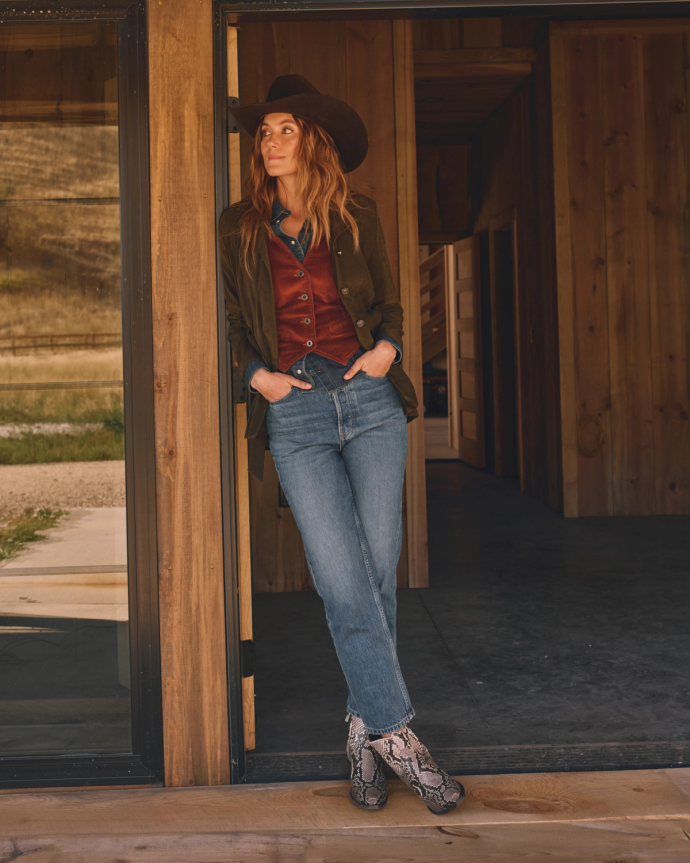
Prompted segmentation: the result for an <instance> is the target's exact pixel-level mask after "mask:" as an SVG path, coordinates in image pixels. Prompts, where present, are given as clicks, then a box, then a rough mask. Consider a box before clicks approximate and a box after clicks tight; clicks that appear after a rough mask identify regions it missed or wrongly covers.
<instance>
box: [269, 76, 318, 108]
mask: <svg viewBox="0 0 690 863" xmlns="http://www.w3.org/2000/svg"><path fill="white" fill-rule="evenodd" d="M318 92H319V91H318V90H317V89H316V87H315V86H314V85H313V84H312V83H311V81H307V79H306V78H304V77H303V76H302V75H279V76H278V77H277V78H276V79H275V81H274V82H273V83H272V84H271V89H270V90H269V91H268V96H266V101H267V102H275V101H276V100H277V99H285V98H287V97H288V96H301V95H302V94H304V93H318Z"/></svg>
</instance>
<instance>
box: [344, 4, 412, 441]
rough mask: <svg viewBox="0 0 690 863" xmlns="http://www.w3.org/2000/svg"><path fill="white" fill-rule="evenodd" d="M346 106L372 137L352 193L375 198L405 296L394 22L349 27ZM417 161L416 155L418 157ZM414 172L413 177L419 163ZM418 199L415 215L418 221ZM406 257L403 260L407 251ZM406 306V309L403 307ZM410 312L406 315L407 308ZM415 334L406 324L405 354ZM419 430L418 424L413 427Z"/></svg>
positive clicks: (396, 278)
mask: <svg viewBox="0 0 690 863" xmlns="http://www.w3.org/2000/svg"><path fill="white" fill-rule="evenodd" d="M345 53H346V58H347V101H348V104H350V105H351V106H352V107H353V108H354V109H355V111H357V113H358V114H359V115H360V117H361V118H362V120H364V125H365V126H366V127H367V131H368V133H369V152H368V153H367V157H366V159H365V160H364V162H363V163H362V165H360V167H359V168H357V169H356V170H355V171H353V172H352V174H351V175H350V176H349V182H350V184H351V187H352V188H353V189H355V190H357V191H358V192H362V193H364V194H365V195H370V196H371V197H372V198H373V199H374V200H375V201H376V204H377V209H378V214H379V218H380V219H381V224H382V226H383V233H384V235H385V238H386V249H387V251H388V258H389V260H390V264H391V271H392V273H393V281H394V282H395V284H396V285H397V286H398V290H400V285H401V282H400V278H401V276H400V260H401V259H400V258H399V255H398V243H399V241H400V239H399V235H400V231H399V227H398V217H399V213H398V204H399V201H398V197H399V196H398V195H396V189H397V184H398V177H397V175H396V159H395V158H394V148H395V147H396V146H397V145H396V134H397V132H396V128H397V127H396V123H397V117H396V114H395V104H396V103H395V97H394V95H393V94H394V87H397V86H398V83H399V82H398V81H397V80H396V81H395V82H394V78H393V76H394V69H393V64H394V59H393V26H392V24H391V22H390V21H348V22H346V25H345ZM413 156H414V154H413ZM412 171H413V172H414V163H413V168H412ZM416 212H417V204H416V197H415V201H414V210H413V213H414V214H415V215H416ZM401 254H402V255H403V256H404V255H405V251H404V250H403V251H402V252H401ZM403 305H404V304H403ZM405 312H407V309H406V308H405ZM412 333H413V330H412V328H411V319H410V318H408V317H407V316H406V319H405V337H406V345H405V353H406V354H409V349H410V348H409V343H408V340H409V338H410V337H411V335H412ZM412 425H414V423H413V424H412Z"/></svg>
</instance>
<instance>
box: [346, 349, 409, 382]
mask: <svg viewBox="0 0 690 863" xmlns="http://www.w3.org/2000/svg"><path fill="white" fill-rule="evenodd" d="M396 354H397V351H396V350H395V348H394V347H393V345H392V344H391V343H390V342H385V341H384V342H379V343H378V344H377V345H376V346H375V347H374V348H373V349H372V350H370V351H367V352H366V353H365V354H362V356H361V357H360V358H359V359H358V360H355V362H354V363H353V364H352V368H351V369H350V370H349V371H348V372H347V373H346V374H344V375H343V377H344V379H345V380H346V381H349V380H350V378H353V377H354V376H355V375H356V374H357V372H358V371H359V370H360V369H362V370H363V371H364V372H366V374H368V375H372V376H373V377H375V378H380V377H383V376H384V375H387V374H388V369H389V368H390V367H391V366H392V365H393V360H394V359H395V355H396Z"/></svg>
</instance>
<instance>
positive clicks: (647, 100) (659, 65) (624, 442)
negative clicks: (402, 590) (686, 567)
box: [551, 21, 690, 515]
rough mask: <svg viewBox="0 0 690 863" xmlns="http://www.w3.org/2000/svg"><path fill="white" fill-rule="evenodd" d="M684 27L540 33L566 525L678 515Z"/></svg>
mask: <svg viewBox="0 0 690 863" xmlns="http://www.w3.org/2000/svg"><path fill="white" fill-rule="evenodd" d="M619 24H621V26H619ZM687 25H688V22H687V21H686V22H685V24H684V25H683V26H681V24H680V23H679V25H678V26H677V27H676V28H675V32H670V30H669V28H668V27H667V26H666V25H665V24H663V25H659V24H658V22H646V21H645V22H642V21H640V22H618V23H616V24H615V25H609V24H608V23H607V22H596V23H592V24H588V25H587V26H586V27H584V28H582V27H578V28H571V27H570V26H564V25H561V24H553V25H552V44H551V53H552V57H553V58H554V63H553V69H554V70H555V72H554V79H553V89H552V96H553V111H554V129H553V135H554V142H555V149H556V151H557V152H559V153H561V155H562V158H561V156H559V157H558V158H557V159H556V166H555V182H556V202H557V212H558V213H559V220H560V221H559V222H558V223H557V224H558V246H559V279H558V280H559V291H560V294H561V296H562V297H563V296H564V295H565V293H566V292H567V291H569V290H570V291H571V295H572V296H571V299H572V312H568V309H567V308H566V306H565V305H561V306H560V307H559V322H560V327H559V335H560V341H561V380H562V388H561V396H562V419H563V426H562V434H563V437H562V440H563V468H564V479H565V480H566V484H565V488H566V491H567V492H568V493H567V495H566V503H567V504H568V506H569V509H568V511H572V512H573V514H580V515H612V514H615V515H634V514H638V515H642V514H652V513H658V514H683V513H687V512H690V479H689V473H690V458H689V457H688V455H687V453H688V452H689V451H690V427H689V426H690V408H689V403H688V367H687V357H688V350H687V344H688V313H689V309H690V290H689V287H690V285H689V283H690V260H689V251H690V235H689V232H688V227H689V225H688V205H689V200H688V198H689V194H688V175H689V168H688V159H689V156H690V154H689V153H688V123H687V91H688V84H687V80H686V79H687V72H686V63H687V59H686V58H687V40H688V33H687V31H688V27H687ZM592 69H598V74H597V75H593V74H591V70H592ZM563 154H564V155H563ZM563 159H564V160H565V161H563ZM568 286H569V287H568ZM567 315H569V317H567ZM570 340H572V351H570V348H569V342H570ZM569 351H570V354H569V357H570V359H568V357H567V356H566V354H568V352H569ZM570 363H572V373H571V372H570V365H569V364H570ZM564 381H565V382H566V383H567V384H568V386H566V385H565V384H564ZM568 387H571V388H568ZM573 429H574V430H575V434H574V435H573ZM573 437H574V440H573ZM573 463H576V465H577V471H576V472H575V473H573V470H572V465H573ZM573 489H574V491H573Z"/></svg>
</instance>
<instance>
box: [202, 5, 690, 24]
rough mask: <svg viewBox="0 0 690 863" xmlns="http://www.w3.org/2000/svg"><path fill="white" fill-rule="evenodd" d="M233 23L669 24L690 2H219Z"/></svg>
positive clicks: (689, 8)
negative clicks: (527, 20) (501, 20)
mask: <svg viewBox="0 0 690 863" xmlns="http://www.w3.org/2000/svg"><path fill="white" fill-rule="evenodd" d="M214 3H215V4H216V5H217V6H218V7H219V8H221V9H223V11H225V12H227V13H229V14H230V16H231V17H230V22H231V23H240V22H242V21H270V20H276V19H277V20H289V21H300V20H301V21H307V20H323V19H328V20H341V19H345V18H350V19H352V18H356V19H360V20H361V19H364V18H417V17H419V18H454V17H462V18H472V17H477V18H489V17H500V16H506V15H537V16H545V17H549V18H553V19H558V18H569V19H575V18H589V19H594V18H619V17H624V16H625V17H630V14H631V13H632V14H633V16H634V17H635V18H664V17H667V16H672V15H676V16H686V15H688V14H689V13H690V2H688V0H651V2H650V0H530V2H526V3H521V2H519V0H236V2H227V0H225V2H223V0H214Z"/></svg>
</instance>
